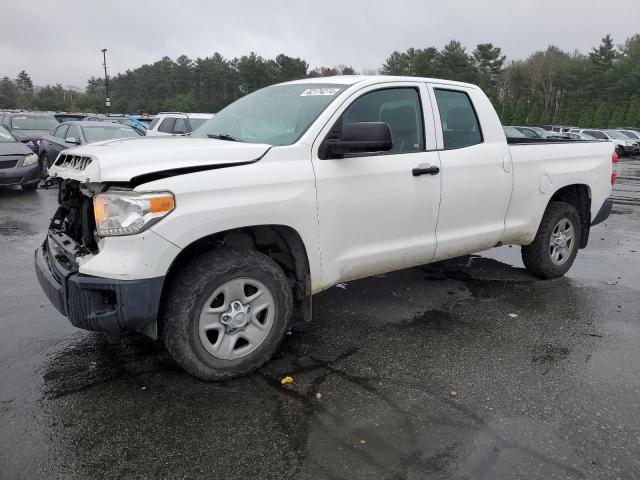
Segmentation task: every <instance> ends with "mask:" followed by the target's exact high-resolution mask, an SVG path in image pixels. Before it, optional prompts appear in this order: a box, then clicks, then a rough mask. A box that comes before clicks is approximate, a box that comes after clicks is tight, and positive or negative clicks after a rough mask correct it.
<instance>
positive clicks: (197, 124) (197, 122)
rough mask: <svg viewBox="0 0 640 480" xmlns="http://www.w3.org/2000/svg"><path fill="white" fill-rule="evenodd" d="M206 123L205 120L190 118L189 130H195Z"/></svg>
mask: <svg viewBox="0 0 640 480" xmlns="http://www.w3.org/2000/svg"><path fill="white" fill-rule="evenodd" d="M206 121H207V119H206V118H190V119H189V124H190V125H191V128H192V129H193V130H195V129H196V128H198V127H200V125H202V124H203V123H204V122H206Z"/></svg>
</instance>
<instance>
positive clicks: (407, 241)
mask: <svg viewBox="0 0 640 480" xmlns="http://www.w3.org/2000/svg"><path fill="white" fill-rule="evenodd" d="M354 122H386V123H387V124H388V125H389V127H390V129H391V133H392V139H393V148H392V150H391V151H390V152H384V153H377V154H374V153H363V154H359V155H350V156H345V158H340V159H337V158H327V159H323V158H321V156H322V154H320V155H319V153H318V152H319V148H320V146H321V145H322V143H323V142H324V141H325V140H326V139H327V138H328V137H329V136H332V138H335V136H338V137H339V135H340V132H341V131H342V128H343V126H344V125H346V124H347V123H354ZM435 147H436V140H435V130H434V122H433V112H432V109H431V102H430V99H429V93H428V91H427V88H426V84H424V83H422V84H420V83H417V82H416V83H411V82H394V83H388V84H382V85H375V86H369V87H364V88H362V89H361V90H359V91H357V92H355V93H353V94H352V95H351V97H349V98H348V99H347V100H346V101H345V102H344V103H343V104H342V105H341V106H340V107H339V108H338V110H337V111H336V112H335V114H334V116H333V117H332V118H331V119H330V120H329V122H327V124H326V125H325V127H324V128H323V130H322V131H321V132H320V135H319V136H318V138H317V139H316V141H315V142H314V145H313V149H312V162H313V168H314V171H315V175H316V190H317V199H318V222H319V231H320V245H321V247H320V249H321V255H322V269H323V286H324V287H325V288H326V287H328V286H331V285H334V284H336V283H338V282H341V281H346V280H352V279H355V278H361V277H366V276H369V275H373V274H376V273H380V272H387V271H392V270H397V269H400V268H404V267H409V266H413V265H419V264H422V263H426V262H429V261H430V260H431V259H432V258H433V255H434V253H435V248H436V238H435V230H436V221H437V217H438V205H439V202H440V177H439V175H438V174H437V173H438V172H439V167H440V160H439V157H438V152H437V151H435ZM418 167H422V168H423V169H425V170H426V169H427V167H434V168H433V172H434V173H435V174H418V175H417V176H414V174H413V169H414V168H418Z"/></svg>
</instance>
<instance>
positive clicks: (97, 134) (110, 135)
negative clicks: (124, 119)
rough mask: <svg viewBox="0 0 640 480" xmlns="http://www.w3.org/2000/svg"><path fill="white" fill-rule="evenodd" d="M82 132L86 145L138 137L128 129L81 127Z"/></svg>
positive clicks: (133, 131)
mask: <svg viewBox="0 0 640 480" xmlns="http://www.w3.org/2000/svg"><path fill="white" fill-rule="evenodd" d="M82 131H83V132H84V138H85V140H86V141H87V142H88V143H92V142H101V141H103V140H113V139H116V138H136V137H140V135H138V134H137V133H136V131H135V130H133V129H132V128H129V127H82Z"/></svg>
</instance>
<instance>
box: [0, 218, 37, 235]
mask: <svg viewBox="0 0 640 480" xmlns="http://www.w3.org/2000/svg"><path fill="white" fill-rule="evenodd" d="M35 233H36V232H35V231H33V228H32V226H31V225H30V224H28V223H26V222H21V221H19V220H11V219H5V220H0V235H4V236H10V237H13V236H19V235H35Z"/></svg>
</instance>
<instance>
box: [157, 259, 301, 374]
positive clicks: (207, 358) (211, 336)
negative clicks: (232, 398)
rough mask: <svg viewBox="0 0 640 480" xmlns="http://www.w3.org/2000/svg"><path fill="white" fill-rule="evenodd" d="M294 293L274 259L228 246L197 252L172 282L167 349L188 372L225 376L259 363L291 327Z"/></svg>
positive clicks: (165, 316)
mask: <svg viewBox="0 0 640 480" xmlns="http://www.w3.org/2000/svg"><path fill="white" fill-rule="evenodd" d="M292 304H293V299H292V293H291V288H290V286H289V283H288V281H287V277H286V276H285V275H284V272H283V271H282V269H281V268H280V267H279V266H278V264H277V263H275V262H274V261H273V260H272V259H271V258H269V257H267V256H266V255H263V254H262V253H259V252H257V251H255V250H235V249H224V250H218V251H210V252H206V253H203V254H202V255H200V256H198V257H196V258H195V259H194V260H192V261H191V262H190V263H189V264H187V265H186V266H185V267H184V268H183V270H182V271H181V272H180V273H179V274H178V275H177V276H176V278H175V280H174V281H173V282H172V284H171V286H170V287H169V293H168V295H167V298H166V301H165V304H164V308H163V312H162V315H161V334H162V338H163V341H164V343H165V345H166V347H167V350H168V351H169V353H170V354H171V356H172V357H173V358H174V359H175V361H176V362H177V363H178V364H179V365H180V366H181V367H182V368H184V369H185V370H186V371H187V372H189V373H191V374H192V375H195V376H196V377H199V378H202V379H204V380H224V379H228V378H233V377H237V376H240V375H244V374H247V373H249V372H252V371H254V370H256V369H257V368H259V367H261V366H262V365H263V364H264V363H265V362H267V361H268V360H269V359H270V358H271V356H272V355H273V354H274V353H275V351H276V350H277V348H278V347H279V345H280V342H281V341H282V339H283V338H284V335H285V334H286V332H287V331H288V329H289V324H290V321H291V313H292Z"/></svg>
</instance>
